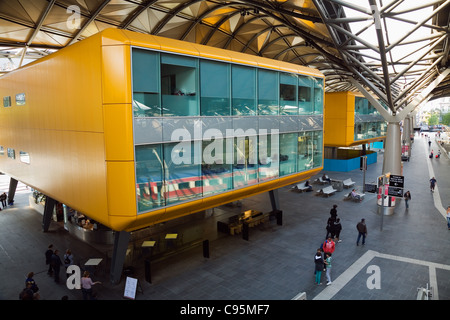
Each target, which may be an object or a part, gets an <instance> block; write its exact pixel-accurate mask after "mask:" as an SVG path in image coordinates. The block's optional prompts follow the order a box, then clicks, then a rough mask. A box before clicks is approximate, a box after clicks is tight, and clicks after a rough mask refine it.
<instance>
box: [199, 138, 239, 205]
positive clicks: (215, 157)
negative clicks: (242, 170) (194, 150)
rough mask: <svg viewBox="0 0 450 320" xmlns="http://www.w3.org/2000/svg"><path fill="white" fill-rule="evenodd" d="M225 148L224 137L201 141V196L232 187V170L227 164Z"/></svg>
mask: <svg viewBox="0 0 450 320" xmlns="http://www.w3.org/2000/svg"><path fill="white" fill-rule="evenodd" d="M226 150H227V144H226V139H214V140H212V141H203V143H202V155H203V158H202V160H203V161H202V176H203V196H207V195H213V194H216V193H218V192H223V191H227V190H231V189H233V171H232V167H231V164H227V154H226Z"/></svg>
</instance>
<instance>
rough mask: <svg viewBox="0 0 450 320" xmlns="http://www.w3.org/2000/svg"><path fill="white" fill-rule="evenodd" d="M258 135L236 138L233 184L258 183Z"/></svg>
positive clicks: (235, 185) (236, 185) (242, 185)
mask: <svg viewBox="0 0 450 320" xmlns="http://www.w3.org/2000/svg"><path fill="white" fill-rule="evenodd" d="M257 147H258V146H257V136H256V135H255V136H251V137H236V138H234V162H233V186H234V188H239V187H245V186H248V185H253V184H257V183H258V160H257V158H258V154H257Z"/></svg>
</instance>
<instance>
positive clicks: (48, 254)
mask: <svg viewBox="0 0 450 320" xmlns="http://www.w3.org/2000/svg"><path fill="white" fill-rule="evenodd" d="M52 255H53V245H52V244H50V245H49V246H48V248H47V251H45V264H47V265H48V271H47V274H48V275H50V276H51V275H52V274H53V268H52Z"/></svg>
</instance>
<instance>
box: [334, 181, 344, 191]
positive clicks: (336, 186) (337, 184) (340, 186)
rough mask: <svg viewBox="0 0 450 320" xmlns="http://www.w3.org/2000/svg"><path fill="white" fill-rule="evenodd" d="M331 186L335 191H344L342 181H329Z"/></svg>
mask: <svg viewBox="0 0 450 320" xmlns="http://www.w3.org/2000/svg"><path fill="white" fill-rule="evenodd" d="M331 185H332V186H333V188H334V189H336V190H337V191H342V190H344V182H343V181H342V180H332V181H331Z"/></svg>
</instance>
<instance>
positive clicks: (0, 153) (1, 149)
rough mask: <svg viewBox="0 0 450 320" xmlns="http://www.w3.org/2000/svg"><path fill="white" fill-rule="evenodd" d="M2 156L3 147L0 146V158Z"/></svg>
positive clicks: (3, 152)
mask: <svg viewBox="0 0 450 320" xmlns="http://www.w3.org/2000/svg"><path fill="white" fill-rule="evenodd" d="M4 155H5V148H3V146H0V156H4Z"/></svg>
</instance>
